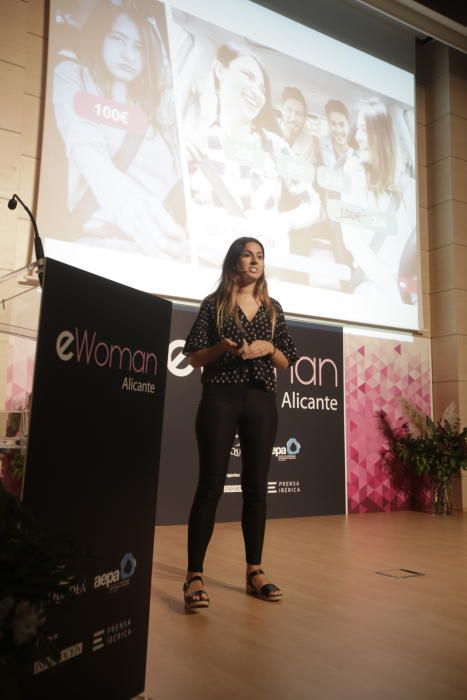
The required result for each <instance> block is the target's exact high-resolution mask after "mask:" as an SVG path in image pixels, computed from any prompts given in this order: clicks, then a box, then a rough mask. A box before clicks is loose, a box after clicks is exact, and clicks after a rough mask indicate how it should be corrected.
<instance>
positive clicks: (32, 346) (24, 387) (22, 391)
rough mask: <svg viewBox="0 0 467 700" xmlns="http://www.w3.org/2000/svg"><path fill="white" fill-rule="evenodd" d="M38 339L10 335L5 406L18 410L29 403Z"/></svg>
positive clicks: (11, 409) (8, 409) (10, 409)
mask: <svg viewBox="0 0 467 700" xmlns="http://www.w3.org/2000/svg"><path fill="white" fill-rule="evenodd" d="M35 354H36V341H35V340H30V339H29V338H20V337H16V336H13V335H11V336H9V338H8V361H7V370H6V392H5V394H6V395H5V408H6V410H7V411H17V410H18V409H22V408H25V407H26V406H27V405H28V400H29V396H30V394H31V391H32V379H33V373H34V358H35Z"/></svg>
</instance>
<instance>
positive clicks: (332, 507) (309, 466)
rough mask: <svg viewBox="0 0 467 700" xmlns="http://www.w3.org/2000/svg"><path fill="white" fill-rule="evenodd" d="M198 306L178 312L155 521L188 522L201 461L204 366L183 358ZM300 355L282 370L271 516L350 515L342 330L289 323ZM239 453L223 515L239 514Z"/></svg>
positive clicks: (233, 516)
mask: <svg viewBox="0 0 467 700" xmlns="http://www.w3.org/2000/svg"><path fill="white" fill-rule="evenodd" d="M196 312H197V309H196V308H193V307H186V306H185V307H184V306H176V307H174V309H173V316H172V331H171V339H172V340H171V344H170V347H169V357H168V369H169V373H168V377H167V393H166V404H165V417H164V433H163V440H162V452H161V475H160V482H159V497H158V507H157V523H158V524H161V525H171V524H177V523H178V524H180V523H185V522H187V519H188V514H189V511H190V507H191V502H192V499H193V495H194V491H195V488H196V481H197V473H198V465H197V447H196V439H195V434H194V423H195V415H196V410H197V406H198V402H199V399H200V394H201V386H200V379H201V373H200V370H199V369H196V370H194V369H193V368H192V367H191V366H190V365H189V363H188V361H187V358H185V357H184V356H183V355H182V348H183V345H184V339H185V337H186V336H187V334H188V332H189V330H190V328H191V326H192V324H193V321H194V319H195V314H196ZM288 325H289V328H290V332H291V335H292V337H293V338H294V340H295V342H296V344H297V348H298V351H299V353H300V359H299V360H298V362H297V363H296V364H295V365H294V366H293V367H291V368H289V369H288V370H286V371H284V372H280V373H279V375H278V392H277V402H278V407H279V429H278V434H277V437H276V441H275V444H274V448H273V451H272V455H271V470H270V475H269V484H268V493H269V495H268V517H270V518H285V517H297V516H308V515H330V514H336V513H345V450H344V387H343V334H342V328H339V327H335V326H325V325H318V324H316V325H314V324H310V323H298V322H289V324H288ZM240 477H241V456H240V445H239V443H238V440H236V441H235V442H234V445H233V446H232V451H231V459H230V465H229V471H228V474H227V479H226V484H225V487H224V495H223V497H222V499H221V502H220V504H219V508H218V512H217V520H218V521H220V522H222V521H232V520H238V519H239V518H240V509H241V487H240Z"/></svg>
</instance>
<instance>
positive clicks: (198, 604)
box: [183, 576, 209, 610]
mask: <svg viewBox="0 0 467 700" xmlns="http://www.w3.org/2000/svg"><path fill="white" fill-rule="evenodd" d="M193 581H201V585H202V586H204V581H203V579H202V578H201V576H192V577H191V578H188V579H187V580H186V581H185V583H184V584H183V598H184V601H185V608H186V609H187V610H194V609H195V608H209V596H208V594H207V593H206V591H205V590H204V588H199V589H198V590H197V591H193V593H187V590H188V586H189V585H190V584H191V583H193ZM203 593H204V595H205V596H206V598H201V595H202V594H203ZM196 596H199V597H198V599H197V600H193V599H194V598H195V597H196Z"/></svg>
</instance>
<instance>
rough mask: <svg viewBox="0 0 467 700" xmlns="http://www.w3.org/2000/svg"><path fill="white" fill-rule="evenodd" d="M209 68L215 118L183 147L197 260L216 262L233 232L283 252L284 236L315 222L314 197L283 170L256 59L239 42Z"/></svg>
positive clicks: (286, 152)
mask: <svg viewBox="0 0 467 700" xmlns="http://www.w3.org/2000/svg"><path fill="white" fill-rule="evenodd" d="M213 71H214V88H215V94H216V99H217V109H216V111H217V114H216V117H215V119H214V121H213V122H212V123H211V124H210V125H209V127H208V129H207V131H206V133H204V134H201V135H198V134H192V135H191V139H190V141H189V143H188V144H187V145H188V153H189V165H190V171H191V178H190V182H191V191H192V199H193V203H194V206H193V214H194V218H195V221H196V224H195V225H196V229H197V231H198V243H199V244H200V256H201V258H204V259H207V260H209V261H211V262H213V263H215V264H216V263H217V264H218V263H219V262H220V259H221V250H222V246H223V245H225V243H226V242H228V241H230V240H232V238H234V237H235V236H236V235H255V236H257V237H259V238H260V239H261V240H262V241H263V242H265V243H266V244H267V245H268V249H270V250H271V252H279V251H280V252H282V253H284V254H286V253H287V252H288V250H289V236H288V234H289V232H290V231H292V230H294V229H298V228H303V227H304V226H308V225H310V224H311V223H314V222H315V221H316V219H317V218H318V216H319V212H320V203H319V197H318V195H317V194H316V192H315V190H314V188H313V185H312V184H311V182H308V183H307V182H303V181H299V180H297V179H294V177H293V175H292V174H290V173H288V172H287V158H290V157H291V156H292V152H291V150H290V148H289V146H288V144H287V143H286V141H285V140H284V139H283V138H282V136H280V135H279V128H278V125H277V122H276V119H275V116H274V113H273V109H272V103H271V90H270V83H269V78H268V75H267V73H266V70H265V68H264V66H263V65H262V64H261V62H260V60H259V59H258V57H257V56H256V55H255V54H254V53H253V52H252V51H250V50H249V49H248V48H247V47H245V46H243V45H241V44H237V43H234V42H230V43H226V44H222V45H221V46H220V47H219V48H218V49H217V52H216V57H215V62H214V68H213ZM281 159H282V160H281ZM283 188H285V189H286V190H287V191H289V192H291V193H292V194H294V195H295V196H296V197H297V201H298V205H297V206H296V207H295V208H293V209H291V210H289V211H280V198H281V194H282V191H283Z"/></svg>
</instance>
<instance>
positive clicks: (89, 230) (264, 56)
mask: <svg viewBox="0 0 467 700" xmlns="http://www.w3.org/2000/svg"><path fill="white" fill-rule="evenodd" d="M62 4H63V7H64V8H65V7H66V2H65V0H64V2H63V3H62ZM79 5H82V7H81V11H82V12H81V15H80V13H79V11H78V10H77V9H76V4H75V5H73V7H74V10H73V11H72V12H71V14H70V13H65V12H63V13H62V14H60V13H59V14H57V22H58V26H59V27H61V29H62V40H61V43H60V44H59V46H58V51H57V52H56V56H55V59H54V60H55V63H56V66H55V70H54V78H53V103H54V115H55V121H56V127H57V128H58V132H59V134H60V143H61V147H62V149H63V151H62V153H64V154H65V156H66V163H67V171H68V174H67V202H68V213H69V216H68V220H67V221H68V224H67V226H66V227H65V228H66V229H67V230H66V231H63V230H62V231H60V232H56V233H54V232H53V230H52V231H51V232H49V235H51V237H52V238H53V237H57V238H62V239H65V240H76V241H78V242H80V243H82V244H87V245H89V246H94V247H95V246H99V247H101V248H102V247H104V248H108V249H112V250H118V251H124V252H126V253H134V254H143V255H145V256H152V257H154V258H156V259H169V260H172V261H177V262H179V263H187V264H195V265H198V266H200V267H203V266H205V267H215V268H219V267H220V263H221V260H222V256H223V253H224V251H225V249H226V247H228V245H229V244H230V242H231V241H232V240H234V239H235V238H237V237H239V236H254V237H256V238H258V239H259V240H261V242H262V243H263V244H264V245H265V246H266V248H267V249H268V254H269V260H270V274H271V276H272V277H273V278H276V279H277V280H280V281H281V282H284V283H288V284H291V285H307V286H310V287H315V288H319V289H327V290H330V291H335V292H340V293H342V292H344V293H346V294H349V293H352V294H366V293H368V290H369V291H370V292H371V293H375V294H377V295H378V294H380V295H381V296H382V297H384V298H385V299H386V300H389V301H391V300H392V301H398V302H399V303H401V300H402V302H404V303H408V304H412V303H415V302H416V291H417V285H416V270H417V265H416V260H415V250H416V233H415V228H416V226H415V191H414V167H415V166H414V147H413V132H412V127H413V125H412V124H411V119H412V117H413V111H412V110H411V109H407V108H406V107H405V106H404V105H402V104H400V103H397V102H396V101H395V100H388V99H383V98H382V97H380V96H375V95H374V94H372V93H370V92H369V91H368V90H365V89H364V88H361V87H360V86H358V85H356V84H352V83H350V82H349V81H348V80H345V79H343V78H337V77H336V76H331V74H329V81H327V80H326V75H325V71H323V70H322V69H317V68H314V67H313V66H307V71H308V72H307V76H308V77H307V79H306V80H304V78H303V76H304V75H305V72H304V71H303V64H300V71H299V73H298V75H299V77H300V79H299V80H294V76H295V73H296V71H294V66H298V64H299V62H298V61H297V60H296V59H292V58H290V57H288V56H285V55H283V56H281V54H278V52H277V51H273V50H272V49H266V48H265V47H261V46H259V47H255V48H254V49H253V48H251V46H250V44H249V42H248V40H247V39H245V38H244V37H239V36H235V35H232V33H231V32H227V31H225V30H221V29H219V28H218V27H215V26H214V25H210V24H208V23H206V22H204V21H202V20H198V19H196V18H192V17H190V16H189V15H187V14H186V13H182V12H178V11H176V10H173V11H172V23H171V33H170V34H169V32H168V30H167V24H166V16H165V15H166V12H168V10H166V9H165V6H164V5H162V4H161V3H159V2H156V0H154V2H153V3H151V6H152V7H153V8H154V12H153V14H152V15H150V16H148V14H147V10H145V11H142V10H138V3H133V4H131V5H130V4H124V5H122V4H117V3H112V2H110V0H100V1H97V2H94V3H89V2H88V3H84V4H81V3H80V4H79ZM90 7H91V10H92V11H91V12H90V11H89V8H90ZM73 12H74V14H73ZM170 56H172V61H173V63H172V65H171V62H170ZM271 56H272V58H271ZM278 58H282V64H281V65H282V66H283V67H282V70H281V71H279V73H278V72H277V71H276V70H274V66H276V65H278ZM272 59H274V60H272ZM272 77H273V79H272ZM331 77H332V80H331ZM315 78H316V86H315V84H314V79H315ZM305 95H307V97H305ZM62 160H64V159H63V156H62ZM59 162H60V159H59V157H58V156H57V163H59ZM64 162H65V160H64ZM51 228H53V226H51Z"/></svg>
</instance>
